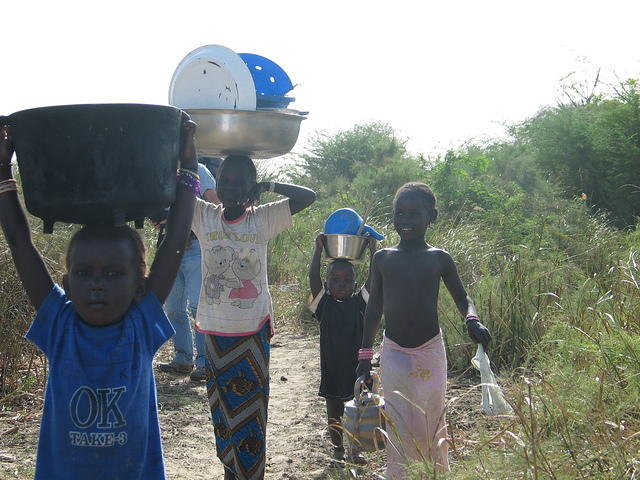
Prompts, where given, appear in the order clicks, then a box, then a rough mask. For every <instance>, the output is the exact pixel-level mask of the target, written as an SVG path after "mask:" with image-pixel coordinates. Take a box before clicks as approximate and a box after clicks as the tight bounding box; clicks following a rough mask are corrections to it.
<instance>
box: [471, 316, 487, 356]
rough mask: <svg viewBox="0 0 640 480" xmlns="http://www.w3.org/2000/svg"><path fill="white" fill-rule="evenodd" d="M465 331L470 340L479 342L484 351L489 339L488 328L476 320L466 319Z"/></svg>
mask: <svg viewBox="0 0 640 480" xmlns="http://www.w3.org/2000/svg"><path fill="white" fill-rule="evenodd" d="M467 331H468V332H469V336H470V337H471V340H473V341H474V342H476V343H480V344H481V345H482V347H483V348H484V351H485V352H486V351H487V346H488V345H489V342H490V341H491V334H490V333H489V329H488V328H487V327H485V326H484V325H483V324H481V323H480V322H479V321H477V320H467Z"/></svg>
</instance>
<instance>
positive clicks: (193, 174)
mask: <svg viewBox="0 0 640 480" xmlns="http://www.w3.org/2000/svg"><path fill="white" fill-rule="evenodd" d="M178 173H184V174H186V175H189V176H191V177H193V178H196V179H198V180H200V175H198V172H194V171H193V170H189V169H188V168H179V169H178Z"/></svg>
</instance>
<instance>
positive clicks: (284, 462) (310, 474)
mask: <svg viewBox="0 0 640 480" xmlns="http://www.w3.org/2000/svg"><path fill="white" fill-rule="evenodd" d="M168 352H169V350H168V349H167V348H166V347H165V348H164V349H163V351H162V352H161V353H160V355H159V357H160V358H161V357H163V356H166V355H167V354H168ZM317 352H318V339H317V337H316V336H314V335H308V334H307V335H297V334H293V333H288V332H278V333H277V334H276V336H275V337H274V338H273V341H272V350H271V365H270V372H271V396H270V399H269V421H268V426H267V473H266V478H271V479H276V478H289V479H303V478H322V477H323V476H325V477H326V474H329V473H330V471H329V470H327V471H326V472H325V468H323V466H325V465H327V464H328V458H327V457H326V453H325V452H326V451H327V448H326V445H325V444H324V442H325V440H324V438H325V435H324V434H323V431H324V428H325V423H326V421H325V410H324V401H323V399H322V398H320V397H318V395H317V382H318V379H317V375H318V371H319V370H318V369H319V364H318V362H319V360H318V358H319V357H318V354H317ZM157 383H158V398H159V408H160V422H161V426H162V432H163V444H164V449H165V461H166V466H167V474H168V476H169V478H176V479H193V480H195V479H222V478H223V471H222V466H221V464H220V462H219V460H218V459H217V457H216V455H215V447H214V440H213V427H212V426H211V422H210V416H209V409H208V405H207V398H206V390H205V387H204V384H203V383H200V384H195V383H193V382H190V381H189V380H188V378H185V377H175V376H172V375H166V374H162V373H158V374H157Z"/></svg>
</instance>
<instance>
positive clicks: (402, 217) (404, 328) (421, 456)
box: [357, 182, 491, 480]
mask: <svg viewBox="0 0 640 480" xmlns="http://www.w3.org/2000/svg"><path fill="white" fill-rule="evenodd" d="M437 217H438V210H436V197H435V195H434V194H433V192H432V191H431V189H430V188H429V187H428V186H427V185H425V184H424V183H417V182H411V183H407V184H405V185H403V186H402V187H400V188H399V189H398V191H397V192H396V196H395V198H394V200H393V226H394V228H395V230H396V232H398V235H399V236H400V242H399V243H398V244H397V245H395V246H393V247H390V248H384V249H382V250H379V251H378V252H376V254H375V255H374V256H373V261H372V265H371V292H370V295H369V303H368V304H367V309H366V312H365V320H364V334H363V339H362V348H361V349H360V351H359V352H358V358H359V360H360V362H359V363H358V368H357V374H358V376H360V375H364V376H365V377H366V376H369V374H370V370H371V358H372V357H373V350H372V348H371V347H372V345H373V340H374V337H375V333H376V330H377V328H378V325H379V324H380V320H381V317H382V315H383V314H384V319H385V332H384V339H383V343H382V355H381V357H380V373H381V380H382V388H383V390H384V392H385V414H386V417H387V427H390V428H387V433H388V434H389V438H390V441H388V442H387V476H386V477H385V478H389V479H394V480H399V479H405V478H408V476H407V473H406V471H405V465H406V462H410V461H424V460H427V461H429V462H432V464H433V465H434V466H435V468H436V469H437V470H440V471H448V470H449V457H448V448H447V430H446V424H445V392H446V387H447V356H446V352H445V348H444V341H443V338H442V332H441V331H440V324H439V322H438V291H439V288H440V281H441V280H442V281H443V282H444V285H445V286H446V287H447V290H449V293H450V294H451V297H452V298H453V300H454V302H455V304H456V306H457V308H458V310H459V311H460V313H461V314H462V315H463V316H464V318H465V322H466V325H467V330H468V332H469V336H470V337H471V339H472V340H473V341H475V342H477V343H481V344H482V345H483V346H484V347H485V349H486V346H487V344H488V343H489V341H490V340H491V335H490V334H489V331H488V330H487V328H486V327H485V326H484V325H482V323H480V319H479V318H478V315H477V313H476V308H475V306H474V304H473V302H472V301H471V298H469V296H468V295H467V292H466V290H465V288H464V286H463V284H462V281H461V280H460V277H459V275H458V271H457V269H456V265H455V263H454V262H453V259H452V258H451V255H449V254H448V253H447V252H445V251H444V250H441V249H439V248H436V247H433V246H431V245H429V244H428V243H426V241H425V233H426V231H427V228H428V227H429V225H430V224H431V223H433V222H434V221H435V220H436V218H437ZM398 392H400V393H398Z"/></svg>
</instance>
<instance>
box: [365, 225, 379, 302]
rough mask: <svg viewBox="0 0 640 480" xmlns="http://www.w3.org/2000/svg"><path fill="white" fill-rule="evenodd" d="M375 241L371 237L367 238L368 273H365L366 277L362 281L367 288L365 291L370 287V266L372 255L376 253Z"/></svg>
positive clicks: (371, 264)
mask: <svg viewBox="0 0 640 480" xmlns="http://www.w3.org/2000/svg"><path fill="white" fill-rule="evenodd" d="M376 246H377V242H376V239H375V238H373V237H369V238H368V243H367V248H368V249H369V255H370V258H369V273H368V274H367V279H366V280H365V282H364V288H366V289H367V292H368V291H369V289H370V288H371V267H372V266H373V255H374V254H375V253H376Z"/></svg>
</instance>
